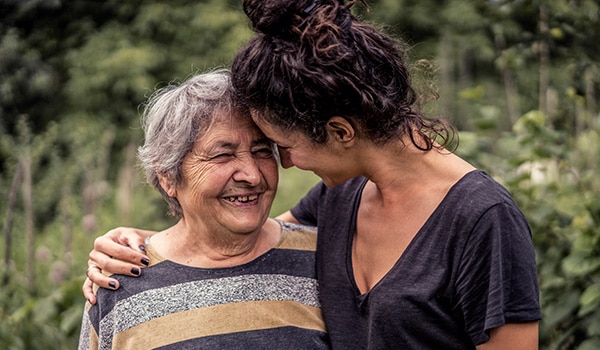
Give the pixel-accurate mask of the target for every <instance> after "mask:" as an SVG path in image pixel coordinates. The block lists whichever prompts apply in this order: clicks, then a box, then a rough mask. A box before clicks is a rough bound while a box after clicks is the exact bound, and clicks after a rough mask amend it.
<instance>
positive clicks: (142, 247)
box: [138, 244, 146, 252]
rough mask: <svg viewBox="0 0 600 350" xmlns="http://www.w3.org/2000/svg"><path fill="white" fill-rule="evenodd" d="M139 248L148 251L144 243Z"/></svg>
mask: <svg viewBox="0 0 600 350" xmlns="http://www.w3.org/2000/svg"><path fill="white" fill-rule="evenodd" d="M138 248H140V250H141V251H143V252H145V251H146V247H144V245H143V244H141V245H140V246H139V247H138Z"/></svg>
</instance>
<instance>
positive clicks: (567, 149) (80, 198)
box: [0, 0, 600, 349]
mask: <svg viewBox="0 0 600 350" xmlns="http://www.w3.org/2000/svg"><path fill="white" fill-rule="evenodd" d="M368 3H369V5H370V8H371V9H370V11H368V12H367V11H365V8H364V7H363V6H362V5H361V4H360V2H359V3H357V4H356V5H355V6H354V11H355V13H356V15H357V16H360V17H362V18H364V19H366V20H368V21H372V22H376V23H378V24H380V25H381V26H382V27H383V28H385V30H387V31H388V32H389V33H392V34H394V35H397V36H398V37H401V38H403V39H404V40H405V41H406V42H407V43H408V44H409V45H410V46H411V48H412V49H411V51H410V64H411V67H412V70H413V74H414V79H415V84H416V86H417V88H418V90H419V91H420V92H421V93H422V96H423V99H422V100H421V101H420V103H421V104H422V106H423V108H424V109H425V110H426V111H427V113H428V114H431V115H435V116H442V117H444V118H448V119H450V120H452V121H453V122H454V123H455V125H456V126H457V127H458V129H459V130H460V145H459V147H458V150H457V153H458V154H459V155H461V156H463V157H464V158H466V159H467V160H468V161H470V162H471V163H473V164H474V165H476V166H477V167H479V168H482V169H484V170H486V171H488V172H490V173H491V174H492V175H493V176H494V177H495V178H496V179H497V180H498V181H500V182H501V183H503V184H504V185H505V186H507V187H508V189H509V190H510V191H511V192H512V194H513V195H514V197H515V199H516V201H517V202H518V204H519V205H520V207H521V209H522V210H523V211H524V213H525V215H526V216H527V218H528V220H529V222H530V224H531V227H532V230H533V235H534V240H535V245H536V251H537V261H538V270H539V282H540V287H541V302H542V307H543V317H544V318H543V320H542V322H541V327H540V348H542V349H600V176H599V175H600V174H599V171H598V170H599V167H598V162H599V161H600V135H599V132H600V123H599V118H600V113H599V110H600V103H599V98H600V44H599V42H598V38H599V37H600V19H599V16H600V13H599V5H598V1H597V0H512V1H510V0H418V1H417V0H369V1H368ZM251 35H252V33H251V31H250V30H249V26H248V23H247V22H246V18H245V16H244V14H243V12H242V10H241V1H240V0H238V1H225V0H204V1H185V0H143V1H142V0H127V1H120V0H0V223H1V224H0V227H1V229H2V240H1V242H0V251H1V253H0V257H1V258H2V259H1V260H2V261H0V283H1V286H0V348H1V349H73V348H75V347H76V344H77V340H78V335H79V327H80V323H81V315H82V311H83V304H84V298H83V295H82V293H81V284H82V282H83V280H84V278H85V269H86V267H87V266H86V261H87V254H88V252H89V251H90V249H91V248H92V244H93V240H94V238H95V237H97V236H98V235H100V234H103V233H104V232H106V231H108V230H109V229H111V228H114V227H116V226H137V227H141V228H149V229H161V228H164V227H166V226H168V225H170V224H171V219H169V218H168V217H167V216H166V215H165V213H166V209H167V208H166V205H165V204H164V203H163V201H162V199H161V198H160V196H159V195H158V193H157V192H155V191H154V190H152V189H151V188H149V187H148V186H146V185H145V184H144V180H143V178H142V176H141V173H140V171H139V169H138V168H137V164H136V158H135V151H136V147H137V146H138V145H139V144H140V142H141V131H140V127H139V105H140V104H141V103H142V102H143V101H144V100H145V98H146V97H147V96H148V95H149V94H150V93H151V92H152V91H153V90H154V89H155V88H157V87H161V86H164V85H165V84H168V83H169V82H172V81H181V80H183V79H185V78H186V77H188V76H189V75H190V74H192V73H195V72H198V71H205V70H207V69H212V68H215V67H227V66H228V65H229V63H230V61H231V58H232V57H233V55H234V53H235V52H236V50H237V49H238V48H239V47H240V45H242V44H243V43H244V42H246V41H247V40H248V39H249V38H250V37H251ZM281 174H282V177H281V184H280V191H279V194H278V197H277V200H276V202H275V205H274V208H273V215H277V214H279V213H281V212H282V211H284V210H286V209H289V208H290V207H291V206H292V205H293V204H294V203H295V202H296V201H297V200H298V199H299V198H300V197H301V196H302V195H303V194H304V193H305V191H306V190H307V189H308V188H310V187H311V186H312V185H313V184H314V183H316V181H317V178H316V177H315V176H314V175H312V174H311V173H307V172H301V171H298V170H293V169H292V170H285V171H282V172H281Z"/></svg>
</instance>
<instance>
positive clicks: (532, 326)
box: [477, 322, 539, 350]
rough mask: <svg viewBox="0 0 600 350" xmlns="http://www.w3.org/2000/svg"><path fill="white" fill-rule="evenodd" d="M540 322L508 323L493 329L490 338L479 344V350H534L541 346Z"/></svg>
mask: <svg viewBox="0 0 600 350" xmlns="http://www.w3.org/2000/svg"><path fill="white" fill-rule="evenodd" d="M538 328H539V325H538V322H527V323H507V324H505V325H504V326H501V327H498V328H495V329H492V331H491V333H490V340H489V341H488V342H487V343H485V344H481V345H479V346H477V350H497V349H511V350H533V349H538V347H539V340H538V334H539V330H538Z"/></svg>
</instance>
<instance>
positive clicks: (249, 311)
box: [79, 224, 329, 349]
mask: <svg viewBox="0 0 600 350" xmlns="http://www.w3.org/2000/svg"><path fill="white" fill-rule="evenodd" d="M315 248H316V232H315V231H313V230H312V229H309V228H307V227H304V226H298V225H291V224H283V232H282V239H281V241H280V242H279V244H278V245H277V246H276V247H275V248H273V249H271V250H270V251H268V252H267V253H265V254H264V255H262V256H260V257H258V258H257V259H255V260H253V261H251V262H249V263H246V264H243V265H240V266H236V267H231V268H219V269H203V268H194V267H189V266H184V265H181V264H177V263H174V262H172V261H169V260H165V259H163V258H162V257H160V256H159V255H158V254H157V253H156V251H155V250H154V249H153V248H152V246H151V245H148V247H147V251H148V257H149V259H150V266H149V267H148V268H145V269H144V273H143V274H142V275H141V276H140V277H138V278H132V277H128V276H117V275H115V276H113V277H115V278H117V279H118V280H119V282H120V284H121V287H120V288H119V290H117V291H110V290H106V289H99V290H98V292H97V303H96V304H95V305H93V306H91V305H90V304H89V303H87V304H86V310H85V312H84V315H83V323H82V330H81V336H80V341H79V349H151V348H152V349H156V348H159V349H280V348H285V349H328V348H329V345H328V337H327V334H326V331H325V325H324V322H323V317H322V315H321V309H320V304H319V300H318V293H317V280H316V276H315Z"/></svg>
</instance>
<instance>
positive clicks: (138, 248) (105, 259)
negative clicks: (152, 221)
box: [82, 227, 154, 304]
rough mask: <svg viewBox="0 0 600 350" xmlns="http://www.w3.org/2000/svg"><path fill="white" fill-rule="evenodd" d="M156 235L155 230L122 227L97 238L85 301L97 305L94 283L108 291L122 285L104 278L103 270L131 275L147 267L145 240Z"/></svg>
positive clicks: (86, 283) (135, 274) (90, 260)
mask: <svg viewBox="0 0 600 350" xmlns="http://www.w3.org/2000/svg"><path fill="white" fill-rule="evenodd" d="M153 233H154V231H147V230H139V229H135V228H127V227H120V228H116V229H114V230H110V231H108V232H107V233H105V234H104V235H103V236H100V237H98V238H96V240H95V241H94V249H93V250H92V251H91V252H90V255H89V257H90V259H89V260H88V266H89V268H88V272H87V276H88V278H87V279H86V280H85V282H84V284H83V288H82V291H83V294H84V296H85V298H86V299H87V300H88V301H89V302H90V303H92V304H95V303H96V296H95V295H94V292H93V288H92V286H93V283H96V284H97V285H99V286H100V287H103V288H108V289H118V288H119V282H118V281H117V280H116V279H113V278H109V277H108V276H106V275H104V274H103V273H102V271H105V272H108V273H111V274H113V273H114V274H122V275H129V276H139V275H140V274H141V271H142V270H141V269H140V267H141V266H145V265H148V258H147V257H146V255H145V252H144V250H145V248H144V239H145V238H146V237H148V236H150V235H152V234H153Z"/></svg>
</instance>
